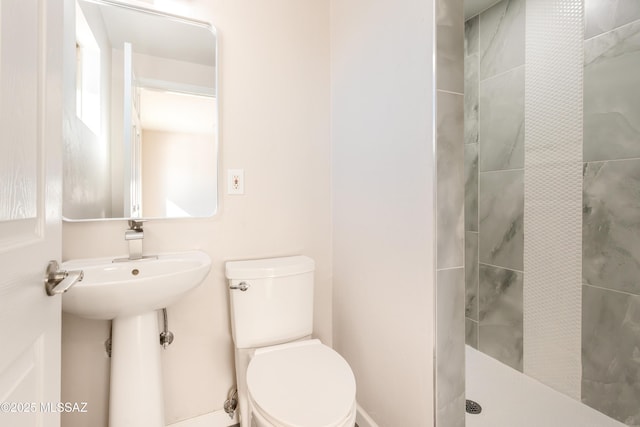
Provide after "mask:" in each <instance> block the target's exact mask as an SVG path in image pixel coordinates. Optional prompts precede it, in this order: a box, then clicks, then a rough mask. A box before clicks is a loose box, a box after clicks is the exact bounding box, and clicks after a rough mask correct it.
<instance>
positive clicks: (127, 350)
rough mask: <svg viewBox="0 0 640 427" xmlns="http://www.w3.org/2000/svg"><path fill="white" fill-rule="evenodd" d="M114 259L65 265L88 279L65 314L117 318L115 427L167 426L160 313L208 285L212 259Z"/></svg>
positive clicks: (73, 292)
mask: <svg viewBox="0 0 640 427" xmlns="http://www.w3.org/2000/svg"><path fill="white" fill-rule="evenodd" d="M113 260H114V258H93V259H78V260H72V261H67V262H64V263H62V268H63V269H65V270H83V271H84V279H83V280H82V281H81V282H78V283H76V285H75V286H73V287H72V288H71V289H69V291H67V292H66V293H65V294H63V297H62V310H63V311H65V312H67V313H72V314H75V315H77V316H80V317H84V318H87V319H105V320H107V319H113V324H112V338H111V345H112V350H111V390H110V396H109V398H110V402H109V426H110V427H164V426H165V424H164V403H163V392H162V375H161V369H160V344H159V338H158V336H159V330H158V317H157V313H156V310H158V309H161V308H163V307H167V306H169V305H171V304H172V303H174V302H176V301H178V300H179V299H180V298H181V297H182V296H183V295H184V294H185V293H187V292H188V291H190V290H191V289H193V288H195V287H196V286H198V285H199V284H200V283H202V281H203V280H204V278H205V277H206V275H207V274H208V272H209V269H210V268H211V259H210V258H209V256H208V255H207V254H205V253H204V252H200V251H190V252H180V253H168V254H159V255H157V258H146V259H142V260H137V261H123V262H113Z"/></svg>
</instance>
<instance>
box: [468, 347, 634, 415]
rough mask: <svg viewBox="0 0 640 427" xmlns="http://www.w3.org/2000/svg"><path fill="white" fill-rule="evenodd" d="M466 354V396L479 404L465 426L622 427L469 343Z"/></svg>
mask: <svg viewBox="0 0 640 427" xmlns="http://www.w3.org/2000/svg"><path fill="white" fill-rule="evenodd" d="M466 357H467V361H466V376H467V383H466V388H467V399H471V400H474V401H476V402H478V403H479V404H480V405H481V406H482V412H481V413H480V414H477V415H471V414H467V415H466V427H541V426H544V427H625V425H624V424H622V423H620V422H619V421H615V420H613V419H611V418H609V417H607V416H605V415H603V414H602V413H600V412H598V411H596V410H595V409H592V408H590V407H588V406H586V405H583V404H582V403H580V402H578V401H576V400H573V399H571V398H570V397H567V396H565V395H564V394H561V393H559V392H557V391H555V390H553V389H552V388H550V387H547V386H546V385H544V384H542V383H540V382H538V381H536V380H534V379H532V378H529V377H527V376H525V375H523V374H522V373H520V372H518V371H516V370H514V369H511V368H509V367H508V366H506V365H503V364H501V363H500V362H498V361H496V360H495V359H492V358H491V357H489V356H487V355H485V354H484V353H481V352H479V351H477V350H475V349H474V348H472V347H469V346H467V347H466Z"/></svg>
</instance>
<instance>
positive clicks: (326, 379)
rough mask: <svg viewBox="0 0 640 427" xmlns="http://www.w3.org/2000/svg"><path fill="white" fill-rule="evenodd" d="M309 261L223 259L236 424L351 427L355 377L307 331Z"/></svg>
mask: <svg viewBox="0 0 640 427" xmlns="http://www.w3.org/2000/svg"><path fill="white" fill-rule="evenodd" d="M314 268H315V264H314V262H313V260H312V259H311V258H308V257H305V256H293V257H285V258H271V259H261V260H250V261H232V262H227V263H226V276H227V278H228V279H229V289H230V304H231V329H232V334H233V341H234V343H235V354H236V377H237V381H238V401H239V410H240V426H241V427H254V426H255V427H353V426H354V424H355V419H356V382H355V378H354V376H353V372H352V371H351V368H350V367H349V365H348V364H347V362H346V361H345V360H344V359H343V358H342V356H340V355H339V354H338V353H336V352H335V351H334V350H332V349H331V348H329V347H327V346H325V345H324V344H322V343H321V342H320V341H319V340H317V339H311V332H312V329H313V271H314Z"/></svg>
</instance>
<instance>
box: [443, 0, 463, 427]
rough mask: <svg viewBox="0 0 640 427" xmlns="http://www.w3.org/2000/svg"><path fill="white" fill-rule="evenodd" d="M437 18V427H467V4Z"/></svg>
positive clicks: (457, 1) (451, 4) (456, 1)
mask: <svg viewBox="0 0 640 427" xmlns="http://www.w3.org/2000/svg"><path fill="white" fill-rule="evenodd" d="M436 16H437V22H436V31H437V33H436V39H437V46H436V50H437V55H436V58H437V59H436V75H437V82H436V87H437V91H436V99H437V105H436V107H437V109H436V163H437V164H436V186H437V188H436V192H437V198H436V205H437V206H436V222H437V230H436V240H437V244H436V270H437V271H436V295H437V300H436V307H437V313H436V425H437V426H438V427H464V424H465V409H464V408H465V376H464V354H465V352H464V312H463V307H464V150H463V147H464V141H463V122H464V111H463V102H464V96H463V91H464V72H463V70H464V64H463V49H464V40H463V33H464V30H463V21H464V18H463V3H462V0H437V2H436Z"/></svg>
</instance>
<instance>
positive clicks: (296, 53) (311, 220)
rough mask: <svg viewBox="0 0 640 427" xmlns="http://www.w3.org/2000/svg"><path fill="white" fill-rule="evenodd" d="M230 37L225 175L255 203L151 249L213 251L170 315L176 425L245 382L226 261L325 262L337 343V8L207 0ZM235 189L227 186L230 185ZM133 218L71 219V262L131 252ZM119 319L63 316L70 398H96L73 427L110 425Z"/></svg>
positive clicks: (241, 202)
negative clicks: (108, 346)
mask: <svg viewBox="0 0 640 427" xmlns="http://www.w3.org/2000/svg"><path fill="white" fill-rule="evenodd" d="M190 3H191V4H193V5H194V6H195V9H196V10H195V11H194V12H193V16H194V17H197V18H198V19H201V20H207V21H211V22H212V23H213V24H214V25H215V26H216V28H217V30H218V35H219V41H218V46H219V60H220V70H219V71H220V74H219V78H220V91H219V93H220V107H221V114H220V119H221V122H220V128H221V138H220V141H221V165H222V168H223V169H222V171H221V173H220V176H222V177H224V176H225V175H226V174H225V173H222V172H224V171H226V169H227V168H244V170H245V181H246V183H245V195H244V196H226V195H222V196H221V200H220V202H221V206H220V212H219V213H218V215H216V217H214V218H212V219H197V220H183V219H180V220H158V221H151V222H148V223H146V224H145V251H147V252H162V251H179V250H187V249H202V250H204V251H206V252H207V253H208V254H209V255H210V256H211V258H212V259H213V268H212V271H211V273H210V274H209V276H208V277H207V279H206V280H205V282H204V284H203V285H202V286H201V287H200V288H198V289H197V290H195V291H194V292H193V293H191V294H190V295H188V296H187V297H186V298H185V299H184V300H183V301H181V302H179V303H178V304H176V305H174V306H172V307H170V308H169V320H170V328H171V330H172V331H173V332H174V334H175V335H176V338H175V341H174V343H173V345H172V346H171V347H169V349H168V350H166V351H163V352H162V355H163V365H164V378H165V396H166V421H167V423H170V422H174V421H177V420H181V419H186V418H189V417H193V416H196V415H199V414H203V413H207V412H211V411H215V410H220V409H221V408H222V403H223V401H224V399H225V398H226V394H227V391H228V389H229V388H230V387H231V386H232V385H233V384H234V373H233V347H232V342H231V334H230V327H229V320H228V318H229V313H228V310H227V291H226V284H225V280H224V262H225V261H226V260H230V259H239V258H254V257H269V256H279V255H288V254H306V255H309V256H311V257H313V258H314V259H315V260H316V262H317V270H316V276H315V277H316V295H315V296H316V299H315V302H316V306H315V332H316V335H317V336H318V337H320V338H321V339H322V340H323V341H324V342H327V343H331V322H332V314H331V257H330V250H331V239H330V235H331V227H330V219H331V212H330V203H331V200H330V144H329V106H330V102H329V91H330V85H329V3H328V2H326V1H315V2H301V1H298V0H272V1H269V2H258V1H224V0H195V1H191V2H190ZM225 187H226V183H223V185H222V186H221V189H224V188H225ZM125 228H126V223H125V222H124V221H109V222H89V223H65V224H64V226H63V259H65V260H66V259H70V258H84V257H93V256H116V255H121V254H123V253H125V252H126V250H127V249H126V246H125V241H124V235H123V233H124V230H125ZM107 336H108V323H107V322H100V321H87V320H83V319H79V318H75V317H72V316H68V315H65V316H64V318H63V380H62V381H63V385H62V386H63V389H62V400H63V401H89V405H90V406H89V408H90V411H89V413H88V414H81V415H77V414H76V415H66V414H65V415H63V421H62V422H63V425H64V426H65V427H74V426H86V425H91V426H96V427H99V426H104V425H106V408H107V396H108V375H109V372H108V366H109V359H108V358H107V357H106V356H105V354H104V347H103V343H104V340H105V339H106V338H107Z"/></svg>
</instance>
